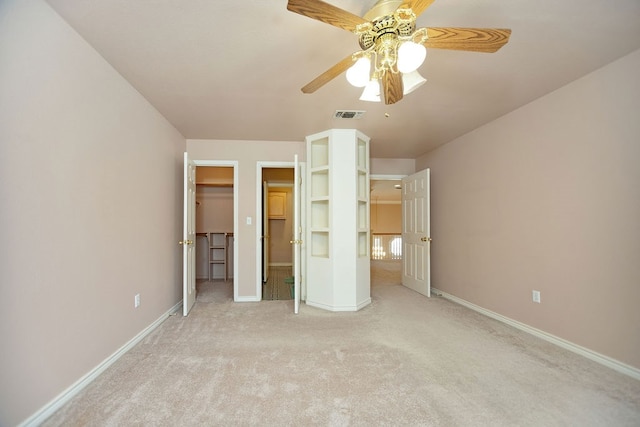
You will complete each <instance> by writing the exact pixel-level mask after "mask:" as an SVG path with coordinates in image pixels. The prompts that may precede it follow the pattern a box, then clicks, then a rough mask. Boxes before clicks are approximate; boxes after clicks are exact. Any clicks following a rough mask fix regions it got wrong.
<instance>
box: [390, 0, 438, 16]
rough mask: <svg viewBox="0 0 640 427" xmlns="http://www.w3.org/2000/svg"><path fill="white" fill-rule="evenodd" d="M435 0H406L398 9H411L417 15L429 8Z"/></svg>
mask: <svg viewBox="0 0 640 427" xmlns="http://www.w3.org/2000/svg"><path fill="white" fill-rule="evenodd" d="M434 1H435V0H405V1H404V2H403V3H402V4H401V5H400V7H399V8H398V9H411V10H413V13H415V14H416V16H420V14H421V13H422V12H424V11H425V10H427V8H428V7H429V6H431V3H433V2H434Z"/></svg>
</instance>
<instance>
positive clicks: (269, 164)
mask: <svg viewBox="0 0 640 427" xmlns="http://www.w3.org/2000/svg"><path fill="white" fill-rule="evenodd" d="M298 165H299V168H300V175H301V176H302V174H303V173H304V172H303V171H304V163H303V162H298ZM294 168H295V162H294V161H291V162H274V161H257V162H256V295H257V296H258V301H262V267H263V266H262V249H261V248H262V245H261V240H260V237H261V236H262V191H263V190H262V184H263V183H262V170H263V169H294ZM294 180H295V177H294ZM292 184H293V185H295V182H293V183H292ZM305 194H306V193H305V192H304V185H303V186H302V187H301V189H300V212H301V214H300V227H301V228H302V229H303V230H304V228H305V226H304V221H303V220H302V218H304V213H305V212H306V209H305V200H306V198H305ZM294 208H295V207H294ZM294 236H295V233H294ZM304 248H305V245H304V244H303V245H302V252H304ZM302 260H304V256H302V258H301V270H302V273H301V275H302V276H304V272H305V271H306V268H305V265H304V261H302ZM301 288H302V286H301ZM305 294H306V292H303V290H302V289H301V295H302V296H303V297H305Z"/></svg>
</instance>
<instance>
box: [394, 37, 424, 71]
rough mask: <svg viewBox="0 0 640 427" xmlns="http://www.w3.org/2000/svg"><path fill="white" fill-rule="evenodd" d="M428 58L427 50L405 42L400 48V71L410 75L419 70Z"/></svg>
mask: <svg viewBox="0 0 640 427" xmlns="http://www.w3.org/2000/svg"><path fill="white" fill-rule="evenodd" d="M426 57H427V49H426V48H425V47H424V46H423V45H421V44H418V43H414V42H411V41H408V42H404V43H402V44H401V45H400V47H399V48H398V71H400V72H401V73H410V72H412V71H415V70H417V69H418V67H419V66H421V65H422V63H423V62H424V59H425V58H426Z"/></svg>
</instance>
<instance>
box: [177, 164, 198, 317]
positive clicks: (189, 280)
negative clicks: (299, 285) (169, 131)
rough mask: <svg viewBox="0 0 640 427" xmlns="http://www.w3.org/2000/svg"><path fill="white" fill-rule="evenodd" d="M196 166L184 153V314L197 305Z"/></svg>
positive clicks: (182, 243) (182, 241)
mask: <svg viewBox="0 0 640 427" xmlns="http://www.w3.org/2000/svg"><path fill="white" fill-rule="evenodd" d="M195 242H196V165H195V163H194V162H193V161H192V160H189V154H188V153H184V217H183V228H182V240H181V241H180V244H181V245H182V314H183V315H184V316H186V315H188V314H189V311H190V310H191V308H192V307H193V305H194V304H195V303H196V254H195V248H196V244H195Z"/></svg>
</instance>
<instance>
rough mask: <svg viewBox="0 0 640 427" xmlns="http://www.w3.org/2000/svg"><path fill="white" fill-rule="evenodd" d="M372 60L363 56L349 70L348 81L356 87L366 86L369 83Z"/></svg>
mask: <svg viewBox="0 0 640 427" xmlns="http://www.w3.org/2000/svg"><path fill="white" fill-rule="evenodd" d="M370 71H371V61H370V60H369V58H367V57H362V58H360V59H358V60H357V61H356V63H355V64H353V65H352V66H351V67H349V69H348V70H347V81H348V82H349V83H351V84H352V85H353V86H355V87H365V86H366V85H367V83H369V73H370Z"/></svg>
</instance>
